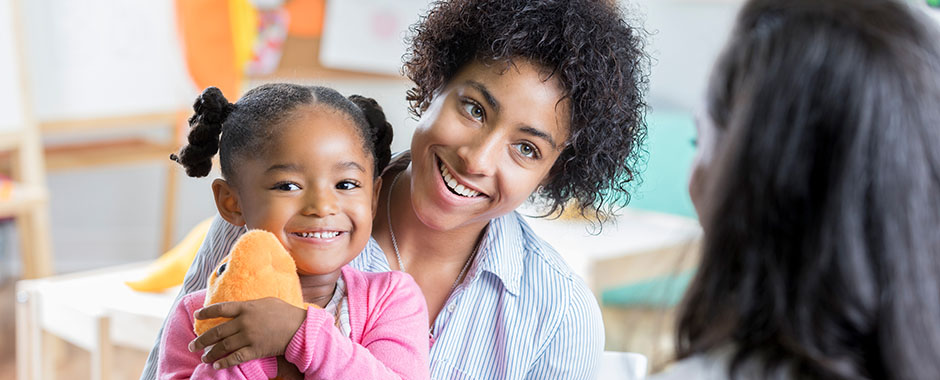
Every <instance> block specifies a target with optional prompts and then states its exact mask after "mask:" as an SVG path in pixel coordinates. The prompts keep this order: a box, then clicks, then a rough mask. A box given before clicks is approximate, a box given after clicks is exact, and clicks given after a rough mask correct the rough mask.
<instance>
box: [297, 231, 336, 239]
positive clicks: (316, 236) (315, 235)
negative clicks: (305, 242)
mask: <svg viewBox="0 0 940 380" xmlns="http://www.w3.org/2000/svg"><path fill="white" fill-rule="evenodd" d="M298 235H300V236H301V237H305V238H313V239H330V238H334V237H336V236H338V235H339V232H337V231H330V232H300V233H298Z"/></svg>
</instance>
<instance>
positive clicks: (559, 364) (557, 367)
mask: <svg viewBox="0 0 940 380" xmlns="http://www.w3.org/2000/svg"><path fill="white" fill-rule="evenodd" d="M603 353H604V322H603V320H602V319H601V311H600V307H599V306H598V305H597V299H596V298H594V295H593V294H592V293H591V291H590V290H589V289H588V287H587V285H585V284H584V283H583V282H581V281H576V282H575V284H574V289H573V292H572V294H571V298H570V299H568V305H567V307H566V308H565V316H564V318H563V319H562V321H561V323H560V324H559V326H558V328H557V330H556V331H555V333H554V335H553V336H552V338H551V340H549V342H548V343H547V345H546V347H545V349H544V350H543V351H542V354H541V355H540V356H539V358H538V360H536V362H535V364H534V365H533V366H532V368H531V369H530V370H529V373H528V375H527V376H526V378H527V379H594V378H595V377H596V376H597V370H598V368H600V364H601V357H602V356H603Z"/></svg>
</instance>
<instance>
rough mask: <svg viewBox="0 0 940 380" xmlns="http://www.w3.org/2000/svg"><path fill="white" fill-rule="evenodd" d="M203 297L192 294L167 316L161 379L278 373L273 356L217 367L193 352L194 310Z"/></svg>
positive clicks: (258, 376)
mask: <svg viewBox="0 0 940 380" xmlns="http://www.w3.org/2000/svg"><path fill="white" fill-rule="evenodd" d="M203 298H204V297H202V296H201V295H199V296H194V295H189V296H186V297H185V298H183V299H182V300H181V301H180V302H179V303H178V304H177V307H176V309H175V310H174V311H173V312H172V313H171V314H170V315H169V316H168V317H167V320H166V328H165V329H164V331H163V334H162V337H161V340H160V342H161V343H160V348H161V351H160V354H159V361H158V365H157V374H156V377H157V378H158V379H161V380H162V379H264V380H267V379H269V378H272V377H274V376H275V375H276V374H277V360H276V359H275V358H273V357H270V358H264V359H258V360H252V361H249V362H245V363H242V364H239V365H238V366H235V367H231V368H226V369H221V370H215V369H213V368H212V364H207V363H203V362H202V360H201V355H200V354H199V352H198V351H197V352H190V351H189V348H188V347H189V343H190V342H192V340H193V339H195V338H196V334H195V333H194V332H193V324H194V321H193V311H195V310H196V309H198V308H199V307H201V306H202V303H201V302H200V301H202V299H203Z"/></svg>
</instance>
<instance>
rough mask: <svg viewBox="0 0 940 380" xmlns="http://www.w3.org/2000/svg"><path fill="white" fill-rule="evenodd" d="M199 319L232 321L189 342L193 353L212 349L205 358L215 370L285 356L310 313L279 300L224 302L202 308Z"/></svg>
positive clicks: (197, 313)
mask: <svg viewBox="0 0 940 380" xmlns="http://www.w3.org/2000/svg"><path fill="white" fill-rule="evenodd" d="M195 317H196V319H210V318H218V317H226V318H232V320H230V321H227V322H225V323H222V324H220V325H218V326H216V327H213V328H211V329H209V331H206V332H205V333H204V334H202V335H200V336H198V337H197V338H196V339H195V340H193V341H192V342H190V343H189V351H191V352H196V351H198V350H202V349H205V348H206V347H210V346H211V348H210V349H209V350H207V351H206V353H205V354H203V355H202V362H203V363H213V362H214V363H215V364H214V365H213V368H215V369H222V368H228V367H232V366H235V365H238V364H241V363H244V362H247V361H250V360H254V359H259V358H266V357H271V356H279V355H284V351H286V350H287V344H288V343H290V341H291V339H292V338H293V337H294V333H296V332H297V329H299V328H300V325H301V324H302V323H303V322H304V320H305V319H307V310H305V309H301V308H298V307H296V306H293V305H291V304H289V303H287V302H284V301H282V300H280V299H278V298H272V297H268V298H262V299H259V300H254V301H244V302H222V303H217V304H214V305H210V306H207V307H204V308H202V309H199V310H197V311H196V314H195Z"/></svg>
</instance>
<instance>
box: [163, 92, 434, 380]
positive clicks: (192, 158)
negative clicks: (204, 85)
mask: <svg viewBox="0 0 940 380" xmlns="http://www.w3.org/2000/svg"><path fill="white" fill-rule="evenodd" d="M193 108H194V110H195V114H194V115H193V116H192V118H190V125H191V127H192V131H191V132H190V134H189V145H187V146H186V147H184V148H183V150H182V152H181V154H180V155H179V157H175V156H174V157H173V158H174V159H175V160H177V161H178V162H180V164H182V165H183V166H184V167H185V168H186V173H187V174H188V175H190V176H193V177H201V176H205V175H207V174H208V173H209V169H210V167H211V165H212V163H211V159H212V156H214V155H215V152H216V150H218V151H219V159H220V163H221V166H222V176H223V179H216V180H215V181H214V182H213V183H212V191H213V193H214V195H215V201H216V206H217V208H218V211H219V214H220V215H221V216H222V217H223V218H224V219H225V220H226V221H228V222H229V223H232V224H233V225H237V226H244V228H248V229H262V230H266V231H269V232H271V233H273V234H275V236H277V238H278V240H280V242H281V243H282V244H283V245H284V247H285V248H286V249H287V251H288V252H290V254H291V256H292V257H293V258H294V261H295V262H296V265H297V273H298V275H299V276H300V282H301V287H302V290H303V296H304V301H305V302H308V303H312V304H316V305H318V306H320V307H322V309H318V308H314V307H310V308H308V309H307V310H303V309H299V308H293V310H290V309H288V310H290V312H287V313H283V312H280V313H279V314H278V315H276V316H270V318H268V319H266V320H279V321H283V323H284V324H286V325H289V326H299V329H296V332H294V333H293V335H292V336H285V337H272V338H271V339H274V340H276V341H279V342H289V343H288V344H286V345H283V346H281V347H279V348H278V349H277V350H276V351H275V352H266V353H250V354H252V355H257V356H259V357H263V359H257V360H251V361H248V362H245V363H242V364H239V365H238V366H234V367H230V368H225V369H218V368H217V366H216V368H213V366H212V365H211V364H206V363H202V361H201V360H200V359H201V352H192V351H194V350H193V347H192V345H191V342H192V341H193V340H194V339H195V338H196V335H195V334H194V333H193V324H194V319H193V318H194V312H195V318H198V319H203V318H204V316H203V315H202V314H203V311H202V310H199V309H200V308H201V307H202V305H203V301H204V299H205V291H204V290H203V291H200V292H196V293H193V294H190V295H187V296H186V297H184V298H183V299H182V300H181V301H180V302H179V303H178V305H177V307H176V310H175V311H174V312H173V313H172V314H171V315H170V317H169V322H168V324H167V328H166V330H165V331H164V333H163V338H162V350H161V356H160V360H159V369H158V373H159V377H160V378H164V379H170V378H173V379H176V378H233V379H256V378H263V379H267V378H271V377H274V376H275V375H281V376H285V375H288V374H289V372H296V371H297V370H299V371H300V372H302V373H303V374H304V376H305V377H306V378H317V379H321V378H322V379H384V378H394V379H400V378H410V379H423V378H427V377H428V347H429V345H428V334H427V325H428V314H427V307H426V305H425V301H424V297H423V295H422V293H421V290H420V289H419V288H418V286H417V285H416V284H415V282H414V280H413V279H412V278H411V276H409V275H407V274H405V273H402V272H384V273H364V272H360V271H358V270H356V269H353V268H352V267H350V266H347V265H346V264H348V263H349V262H350V261H351V260H352V259H353V258H355V257H356V256H357V255H358V254H359V252H360V251H362V249H363V247H365V245H366V243H367V242H368V241H369V239H370V232H371V230H372V218H373V215H374V214H375V204H376V200H377V199H378V194H379V189H380V188H381V183H382V180H381V178H380V177H379V176H378V174H379V173H380V172H381V170H382V168H383V167H384V166H385V165H387V164H388V161H389V158H390V150H389V149H390V143H391V137H392V130H391V126H390V125H389V124H388V123H386V122H385V116H384V114H383V113H382V110H381V108H380V107H379V106H378V104H376V103H375V102H374V101H372V100H371V99H368V98H363V97H358V96H355V95H354V96H352V97H350V98H349V99H346V98H344V97H343V96H342V95H340V94H339V93H337V92H336V91H334V90H331V89H328V88H323V87H304V86H299V85H292V84H269V85H264V86H260V87H258V88H255V89H253V90H251V91H249V92H248V93H246V94H245V96H244V97H242V98H241V100H239V101H238V102H237V103H235V104H230V103H228V101H226V100H225V98H224V97H223V96H222V93H221V92H220V91H219V90H218V89H216V88H209V89H207V90H206V91H205V92H203V93H202V95H200V96H199V98H198V99H197V100H196V103H195V105H194V106H193ZM219 134H221V138H220V137H219ZM265 302H267V303H268V304H282V303H284V302H283V301H281V300H279V299H274V298H269V299H265V300H262V303H260V305H264V304H265ZM237 307H238V304H235V303H228V304H226V303H222V304H216V305H213V306H210V307H209V308H206V309H207V310H208V309H210V308H212V309H214V311H215V312H218V313H221V314H223V315H227V314H231V313H236V314H237V313H239V310H238V309H237ZM262 309H263V310H275V309H273V308H267V307H264V306H262ZM276 310H285V309H284V308H279V309H276ZM243 322H244V323H248V324H250V323H252V321H243ZM226 328H235V329H239V328H238V326H237V325H233V324H225V325H221V326H217V327H215V328H213V329H212V330H209V331H208V332H206V334H208V335H212V334H223V335H229V334H234V335H233V336H235V337H238V338H236V339H234V341H235V342H237V341H239V340H241V341H250V340H251V339H257V337H253V336H247V334H242V335H246V336H239V330H234V331H226V330H225V329H226ZM282 330H283V329H282ZM272 333H275V332H273V330H272ZM227 343H231V341H229V342H227ZM226 348H227V349H229V350H230V351H234V353H233V354H232V355H236V356H239V357H241V356H243V355H247V354H249V353H246V352H243V351H244V350H243V347H242V346H239V345H238V344H237V343H236V344H235V345H228V344H227V347H226ZM240 349H242V350H240ZM281 355H283V357H280V356H281ZM276 357H278V358H276Z"/></svg>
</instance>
